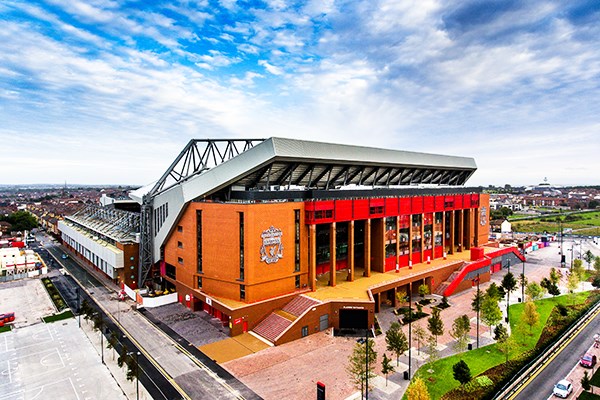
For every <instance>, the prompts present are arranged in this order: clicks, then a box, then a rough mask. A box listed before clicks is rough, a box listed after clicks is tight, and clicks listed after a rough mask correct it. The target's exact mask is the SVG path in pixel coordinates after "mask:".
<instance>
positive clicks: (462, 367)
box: [452, 360, 471, 385]
mask: <svg viewBox="0 0 600 400" xmlns="http://www.w3.org/2000/svg"><path fill="white" fill-rule="evenodd" d="M452 376H454V379H455V380H457V381H459V382H460V383H461V385H464V384H465V383H467V382H469V381H470V380H471V369H470V368H469V366H468V365H467V363H466V362H464V361H463V360H460V361H459V362H457V363H456V364H454V365H453V366H452Z"/></svg>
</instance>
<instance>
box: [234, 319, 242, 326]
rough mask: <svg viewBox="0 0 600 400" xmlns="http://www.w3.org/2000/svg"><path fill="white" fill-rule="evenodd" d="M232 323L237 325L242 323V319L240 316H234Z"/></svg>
mask: <svg viewBox="0 0 600 400" xmlns="http://www.w3.org/2000/svg"><path fill="white" fill-rule="evenodd" d="M233 323H234V325H239V324H241V323H242V319H241V318H236V319H234V320H233Z"/></svg>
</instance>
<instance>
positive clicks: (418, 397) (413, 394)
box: [406, 377, 431, 400]
mask: <svg viewBox="0 0 600 400" xmlns="http://www.w3.org/2000/svg"><path fill="white" fill-rule="evenodd" d="M406 396H407V397H408V398H409V399H410V400H431V397H430V396H429V391H428V390H427V386H426V385H425V382H423V380H422V379H421V378H419V377H417V378H415V379H413V381H412V383H411V384H410V386H409V387H408V389H407V390H406Z"/></svg>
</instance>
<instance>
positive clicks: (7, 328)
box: [0, 325, 12, 333]
mask: <svg viewBox="0 0 600 400" xmlns="http://www.w3.org/2000/svg"><path fill="white" fill-rule="evenodd" d="M11 329H12V328H11V325H4V326H0V333H2V332H10V330H11Z"/></svg>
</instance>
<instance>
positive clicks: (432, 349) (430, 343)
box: [427, 335, 440, 363]
mask: <svg viewBox="0 0 600 400" xmlns="http://www.w3.org/2000/svg"><path fill="white" fill-rule="evenodd" d="M427 354H428V355H429V362H430V363H434V362H436V361H437V360H438V359H439V358H440V352H439V350H438V348H437V337H435V336H434V335H431V336H429V337H428V338H427Z"/></svg>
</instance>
